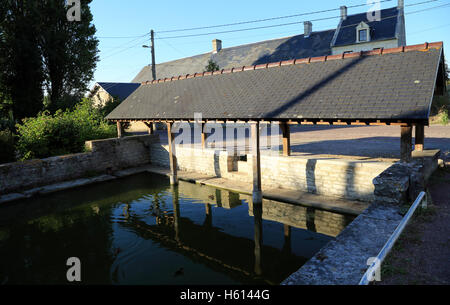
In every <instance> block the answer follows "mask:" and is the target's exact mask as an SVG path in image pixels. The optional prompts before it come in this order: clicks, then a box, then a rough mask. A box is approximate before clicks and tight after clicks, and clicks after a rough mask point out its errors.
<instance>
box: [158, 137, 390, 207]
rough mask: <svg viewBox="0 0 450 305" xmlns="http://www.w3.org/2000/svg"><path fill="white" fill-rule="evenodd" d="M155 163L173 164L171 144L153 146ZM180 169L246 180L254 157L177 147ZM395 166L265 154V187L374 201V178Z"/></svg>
mask: <svg viewBox="0 0 450 305" xmlns="http://www.w3.org/2000/svg"><path fill="white" fill-rule="evenodd" d="M150 150H151V153H150V156H151V162H152V164H155V165H159V166H163V167H169V157H168V155H169V153H168V147H167V145H159V144H152V145H151V146H150ZM176 157H177V164H178V168H179V169H181V170H188V171H195V172H199V173H203V174H207V175H213V176H218V177H223V178H229V179H233V180H239V181H243V182H251V181H252V180H251V176H252V173H251V169H252V161H251V160H252V158H251V155H250V154H248V155H247V160H248V161H238V158H237V157H234V156H233V155H231V154H229V153H228V152H226V151H219V150H214V149H205V150H201V149H199V148H192V147H186V146H184V147H183V146H179V145H178V146H177V147H176ZM391 165H392V163H390V162H374V161H349V160H343V159H333V158H316V159H312V158H311V159H308V158H305V157H296V156H290V157H283V156H278V155H276V156H275V155H272V154H265V153H262V155H261V175H262V186H263V191H264V189H266V190H267V189H273V188H284V189H293V190H299V191H303V192H306V191H307V192H310V193H315V194H322V195H328V196H335V197H341V198H347V199H357V200H362V201H372V200H373V199H374V198H375V197H374V190H375V186H374V184H373V179H374V178H375V177H377V176H378V175H379V174H381V173H382V172H383V171H384V170H386V169H387V168H389V167H390V166H391Z"/></svg>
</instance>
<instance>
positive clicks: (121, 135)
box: [116, 122, 123, 138]
mask: <svg viewBox="0 0 450 305" xmlns="http://www.w3.org/2000/svg"><path fill="white" fill-rule="evenodd" d="M116 124H117V137H118V138H121V137H123V128H122V123H121V122H117V123H116Z"/></svg>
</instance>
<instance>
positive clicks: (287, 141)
mask: <svg viewBox="0 0 450 305" xmlns="http://www.w3.org/2000/svg"><path fill="white" fill-rule="evenodd" d="M280 127H281V131H282V133H283V156H290V155H291V132H290V128H289V124H287V123H286V122H280Z"/></svg>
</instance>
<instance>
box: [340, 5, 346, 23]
mask: <svg viewBox="0 0 450 305" xmlns="http://www.w3.org/2000/svg"><path fill="white" fill-rule="evenodd" d="M345 19H347V7H346V6H345V5H343V6H341V20H345Z"/></svg>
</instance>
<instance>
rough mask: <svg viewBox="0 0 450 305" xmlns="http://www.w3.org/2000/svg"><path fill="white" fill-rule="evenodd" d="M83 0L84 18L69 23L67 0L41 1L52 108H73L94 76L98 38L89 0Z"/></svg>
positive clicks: (43, 44) (40, 39) (46, 84)
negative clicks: (65, 2)
mask: <svg viewBox="0 0 450 305" xmlns="http://www.w3.org/2000/svg"><path fill="white" fill-rule="evenodd" d="M91 1H92V0H84V1H81V21H79V22H78V21H73V22H69V21H68V20H67V17H66V14H67V8H66V7H65V4H64V1H58V0H40V1H38V2H39V3H40V11H41V12H42V13H41V16H42V17H41V18H40V20H41V29H42V31H41V35H40V36H39V45H40V47H41V50H42V56H43V58H44V71H45V88H46V90H47V92H48V94H49V105H48V109H49V110H50V111H52V112H54V111H56V110H57V109H65V108H69V107H72V106H73V105H74V104H75V103H76V101H79V100H80V98H82V96H83V94H84V92H86V90H87V89H88V85H89V82H90V81H91V80H92V79H93V75H94V71H95V67H96V62H97V60H98V56H97V53H98V49H97V47H98V40H97V39H96V38H95V37H94V35H95V31H96V29H95V26H94V25H93V24H92V20H93V17H92V14H91V12H90V8H89V3H90V2H91Z"/></svg>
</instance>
